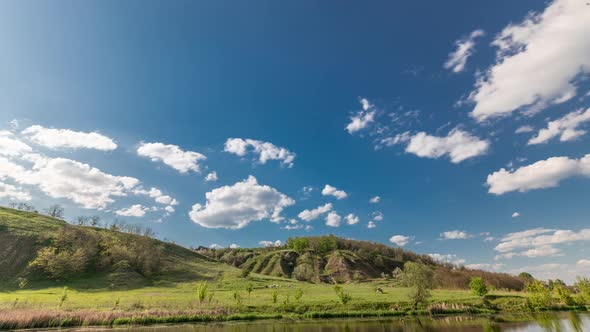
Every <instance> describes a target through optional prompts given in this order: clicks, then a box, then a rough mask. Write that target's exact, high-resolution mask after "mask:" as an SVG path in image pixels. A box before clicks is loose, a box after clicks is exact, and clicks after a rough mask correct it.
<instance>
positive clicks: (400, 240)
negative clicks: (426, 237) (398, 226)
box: [389, 235, 413, 247]
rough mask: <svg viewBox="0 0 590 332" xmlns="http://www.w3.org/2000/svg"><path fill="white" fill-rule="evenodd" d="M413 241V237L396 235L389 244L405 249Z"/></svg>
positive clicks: (390, 239)
mask: <svg viewBox="0 0 590 332" xmlns="http://www.w3.org/2000/svg"><path fill="white" fill-rule="evenodd" d="M412 239H413V237H411V236H405V235H394V236H392V237H390V238H389V242H391V243H393V244H395V245H396V246H398V247H403V246H405V245H406V244H408V243H410V241H412Z"/></svg>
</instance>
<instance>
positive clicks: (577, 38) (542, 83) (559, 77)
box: [469, 0, 590, 121]
mask: <svg viewBox="0 0 590 332" xmlns="http://www.w3.org/2000/svg"><path fill="white" fill-rule="evenodd" d="M589 30H590V10H588V7H587V5H586V3H585V2H584V1H577V0H554V1H552V2H551V3H550V4H549V5H548V7H547V8H546V9H545V10H544V12H542V13H532V14H530V15H528V16H527V17H526V18H525V19H524V20H523V21H522V22H520V23H519V24H510V25H508V26H507V27H505V28H504V30H503V31H502V32H501V33H500V34H499V35H498V36H496V38H495V40H494V42H493V43H492V44H493V45H494V46H496V47H497V48H498V52H497V57H496V63H495V64H494V65H493V66H491V68H489V69H488V70H487V71H486V72H485V73H484V74H483V75H482V76H481V77H480V78H479V79H478V81H477V83H476V86H475V90H474V91H473V92H472V93H471V95H470V97H469V99H470V100H471V101H473V102H474V103H475V107H474V108H473V111H472V112H471V116H472V117H474V118H475V119H476V120H478V121H484V120H486V119H489V118H494V117H500V116H507V115H510V114H511V113H512V112H514V111H516V110H519V109H521V108H523V107H527V108H528V111H529V112H531V111H538V110H541V109H543V108H545V107H547V106H548V105H551V104H558V103H563V102H565V101H567V100H569V99H571V98H572V97H574V96H575V95H576V83H575V82H576V78H579V77H583V76H582V75H581V74H583V73H586V74H587V73H588V72H590V38H588V31H589ZM547 45H551V47H547Z"/></svg>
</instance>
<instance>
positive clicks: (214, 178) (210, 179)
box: [205, 171, 219, 182]
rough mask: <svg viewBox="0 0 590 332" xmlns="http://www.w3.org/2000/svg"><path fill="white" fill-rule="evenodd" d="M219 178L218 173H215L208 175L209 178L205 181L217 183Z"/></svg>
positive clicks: (206, 177)
mask: <svg viewBox="0 0 590 332" xmlns="http://www.w3.org/2000/svg"><path fill="white" fill-rule="evenodd" d="M218 179H219V178H218V177H217V172H215V171H213V172H211V173H209V174H207V176H205V181H207V182H212V181H217V180H218Z"/></svg>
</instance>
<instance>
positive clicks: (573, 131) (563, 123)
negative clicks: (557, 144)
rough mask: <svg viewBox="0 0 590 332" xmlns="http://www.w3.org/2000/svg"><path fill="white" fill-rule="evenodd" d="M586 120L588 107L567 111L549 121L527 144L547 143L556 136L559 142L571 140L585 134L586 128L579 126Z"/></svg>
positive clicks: (589, 118) (588, 119)
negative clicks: (563, 114)
mask: <svg viewBox="0 0 590 332" xmlns="http://www.w3.org/2000/svg"><path fill="white" fill-rule="evenodd" d="M588 121H590V108H588V109H587V110H586V111H584V110H581V109H580V110H577V111H574V112H571V113H568V114H566V115H565V116H563V117H561V118H559V119H557V120H553V121H550V122H549V123H548V124H547V128H543V129H541V130H539V132H538V133H537V135H536V136H535V137H533V138H531V139H530V140H529V142H528V145H533V144H543V143H547V142H548V141H549V140H551V139H552V138H554V137H557V136H559V141H561V142H567V141H573V140H575V139H577V138H579V137H580V136H582V135H584V134H586V130H582V129H579V127H580V126H581V125H582V124H583V123H585V122H588Z"/></svg>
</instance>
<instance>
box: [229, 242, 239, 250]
mask: <svg viewBox="0 0 590 332" xmlns="http://www.w3.org/2000/svg"><path fill="white" fill-rule="evenodd" d="M229 247H230V248H231V249H237V248H239V247H240V246H239V245H237V244H235V243H232V244H230V245H229Z"/></svg>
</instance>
